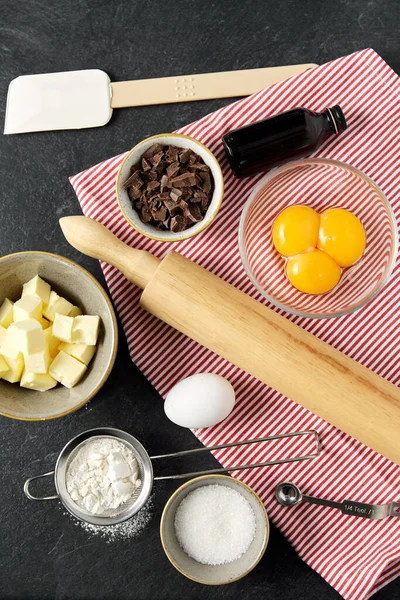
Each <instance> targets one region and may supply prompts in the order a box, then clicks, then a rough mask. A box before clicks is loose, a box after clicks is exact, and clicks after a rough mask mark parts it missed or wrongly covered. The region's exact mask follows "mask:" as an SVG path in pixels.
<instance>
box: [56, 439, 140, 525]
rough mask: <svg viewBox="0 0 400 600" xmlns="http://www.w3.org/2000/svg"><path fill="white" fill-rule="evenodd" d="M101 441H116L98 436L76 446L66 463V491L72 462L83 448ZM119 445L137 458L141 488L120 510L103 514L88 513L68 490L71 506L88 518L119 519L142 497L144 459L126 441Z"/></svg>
mask: <svg viewBox="0 0 400 600" xmlns="http://www.w3.org/2000/svg"><path fill="white" fill-rule="evenodd" d="M101 439H110V440H115V437H114V436H111V435H97V436H93V437H91V438H89V439H87V440H84V441H83V442H81V443H80V444H78V446H76V447H75V448H74V449H73V450H72V451H71V452H70V454H69V456H68V457H67V463H66V468H65V488H66V489H67V482H66V479H67V475H68V471H69V468H70V466H71V463H72V461H73V460H74V459H75V458H76V457H77V455H78V453H79V452H80V451H81V450H82V448H83V447H85V446H87V445H88V444H92V443H93V442H94V441H95V440H96V441H98V440H101ZM118 443H120V444H122V445H124V446H125V447H126V448H127V449H128V450H130V452H132V454H133V456H134V457H135V458H136V462H137V465H138V471H139V475H138V479H140V481H141V484H140V486H138V487H137V488H136V489H135V491H134V493H133V494H132V496H131V497H130V498H129V500H127V501H126V502H124V503H123V504H120V505H119V506H118V508H110V509H109V510H106V511H104V512H102V513H93V512H90V511H88V510H87V509H86V508H85V507H84V506H83V505H81V504H79V503H78V502H76V501H75V500H73V498H71V496H70V494H69V492H68V490H67V494H68V497H69V502H70V503H71V504H73V505H75V506H76V507H77V508H78V509H79V510H80V511H81V512H83V513H84V514H85V515H87V516H93V515H96V516H98V517H117V516H119V515H120V514H121V513H123V512H124V511H126V510H129V508H130V507H131V506H132V505H133V504H134V503H135V502H136V501H137V499H138V498H139V496H140V492H141V490H142V487H143V481H144V477H145V473H144V469H143V463H142V459H141V457H140V455H139V453H138V452H137V451H136V450H135V448H134V447H133V446H132V444H130V443H129V442H127V441H126V440H121V439H119V440H118Z"/></svg>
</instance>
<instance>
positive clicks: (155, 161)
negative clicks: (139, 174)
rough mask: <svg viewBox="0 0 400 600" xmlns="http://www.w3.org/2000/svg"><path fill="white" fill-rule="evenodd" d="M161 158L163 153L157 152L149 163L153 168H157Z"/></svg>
mask: <svg viewBox="0 0 400 600" xmlns="http://www.w3.org/2000/svg"><path fill="white" fill-rule="evenodd" d="M163 156H164V152H157V154H154V156H152V157H151V158H150V162H151V164H152V165H153V167H157V166H158V165H159V164H160V162H161V160H162V158H163Z"/></svg>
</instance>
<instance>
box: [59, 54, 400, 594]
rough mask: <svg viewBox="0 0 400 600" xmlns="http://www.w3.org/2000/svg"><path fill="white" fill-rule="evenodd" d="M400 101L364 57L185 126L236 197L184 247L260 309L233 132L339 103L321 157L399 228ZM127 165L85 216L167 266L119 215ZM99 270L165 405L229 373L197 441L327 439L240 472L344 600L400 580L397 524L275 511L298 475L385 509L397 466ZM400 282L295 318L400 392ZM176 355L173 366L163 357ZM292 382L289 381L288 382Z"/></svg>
mask: <svg viewBox="0 0 400 600" xmlns="http://www.w3.org/2000/svg"><path fill="white" fill-rule="evenodd" d="M399 98H400V84H399V79H398V77H397V75H396V74H395V73H394V72H393V71H392V70H391V69H390V68H389V67H388V65H387V64H386V63H385V62H384V61H383V60H382V59H381V58H380V57H379V56H378V55H377V54H376V53H375V52H374V51H373V50H370V49H367V50H363V51H361V52H357V53H355V54H352V55H350V56H346V57H344V58H341V59H338V60H335V61H333V62H331V63H328V64H326V65H323V66H321V67H317V68H315V69H313V70H312V71H308V72H306V73H303V74H301V75H298V76H296V77H293V78H292V79H290V80H288V81H285V82H282V83H278V84H276V85H274V86H272V87H269V88H268V89H265V90H263V91H261V92H259V93H257V94H255V95H254V96H251V97H249V98H246V99H244V100H241V101H239V102H236V103H235V104H232V105H230V106H227V107H225V108H223V109H221V110H219V111H217V112H215V113H213V114H211V115H207V116H206V117H204V118H203V119H201V120H199V121H197V122H196V123H192V124H191V125H188V126H187V127H184V128H182V129H181V130H180V132H181V133H185V134H188V135H191V136H194V137H196V138H198V139H199V140H201V141H202V142H203V143H205V144H206V145H207V146H208V147H209V148H210V149H211V150H212V152H214V154H215V155H216V157H217V158H218V160H219V161H220V162H221V166H222V168H223V172H224V177H225V189H226V193H225V199H224V203H223V206H222V209H221V212H220V213H219V216H218V218H217V219H216V220H215V222H214V223H213V224H212V226H210V227H209V228H208V229H207V230H206V231H205V232H204V233H202V234H201V235H199V236H197V237H195V238H193V239H189V240H186V241H183V242H180V243H178V244H176V245H175V250H178V251H179V252H180V253H182V254H184V255H185V256H187V257H188V258H190V259H192V260H194V261H195V262H197V263H199V264H201V265H202V266H203V267H206V268H207V269H209V270H211V271H213V272H214V273H216V274H217V275H219V276H220V277H222V278H224V279H226V280H227V281H229V282H230V283H232V284H233V285H235V286H237V287H239V288H240V289H242V290H244V291H245V292H247V293H248V294H250V295H251V296H253V297H254V298H257V299H258V300H260V302H263V300H262V299H261V297H260V295H259V294H258V293H257V291H256V290H255V288H254V287H253V286H252V284H251V282H250V281H249V280H248V278H247V276H246V274H245V273H244V270H243V267H242V265H241V262H240V258H239V252H238V243H237V230H238V222H239V217H240V213H241V210H242V207H243V204H244V202H245V200H246V199H247V198H248V196H249V193H250V192H251V190H252V188H253V186H254V184H255V183H257V181H258V180H259V179H260V178H261V176H257V177H253V178H249V179H245V180H241V181H239V180H237V179H236V178H235V177H234V176H233V175H232V173H231V172H230V169H229V168H228V165H227V162H226V160H225V158H224V155H223V149H222V144H221V136H222V134H223V133H224V132H226V131H228V130H229V129H232V128H235V127H239V126H242V125H245V124H247V123H251V122H254V121H256V120H259V119H262V118H266V117H269V116H271V115H273V114H276V113H278V112H281V111H284V110H288V109H291V108H293V107H296V106H306V107H308V108H310V109H312V110H316V111H320V110H322V109H323V108H325V107H326V106H331V105H334V104H340V106H341V107H342V108H343V111H344V113H345V115H346V118H347V121H348V125H349V127H348V130H347V131H346V133H345V134H343V135H341V136H338V137H337V138H331V139H330V140H328V141H327V142H326V143H325V145H324V146H323V147H321V148H320V149H319V150H318V156H319V157H322V158H333V159H337V160H341V161H344V162H347V163H350V164H352V165H353V166H355V167H357V168H359V169H360V170H361V171H363V172H364V173H366V174H367V175H369V176H370V177H371V178H372V179H373V180H374V181H375V182H376V183H377V184H378V185H379V186H380V187H381V188H382V189H383V191H384V192H385V193H386V195H387V197H388V198H389V200H390V202H391V204H392V206H393V208H394V210H395V213H396V217H397V219H399V217H400V190H399V166H400V164H399V163H400V152H399V150H400V148H399V140H400V131H399V127H400V121H399V118H398V115H399V108H400V107H399ZM122 158H123V156H122V155H120V156H117V157H115V158H112V159H110V160H107V161H105V162H103V163H101V164H99V165H97V166H95V167H93V168H91V169H88V170H87V171H84V172H83V173H80V174H78V175H75V176H74V177H71V183H72V185H73V187H74V189H75V192H76V194H77V196H78V198H79V200H80V203H81V205H82V209H83V212H84V213H85V214H86V215H88V216H90V217H92V218H94V219H96V220H98V221H100V222H101V223H103V224H104V225H106V226H107V227H108V228H109V229H110V230H111V231H113V232H114V233H115V234H116V235H118V237H120V238H121V239H122V240H123V241H124V242H126V243H127V244H129V245H131V246H134V247H136V248H142V249H145V250H149V251H150V252H152V253H154V254H155V255H156V256H158V257H162V256H164V255H165V254H166V252H167V251H168V249H170V246H167V245H163V244H162V243H159V242H156V241H152V240H148V239H145V238H144V237H142V236H140V235H139V234H137V233H136V232H135V231H133V230H132V228H131V227H130V226H129V225H128V224H127V223H126V222H125V221H124V219H123V218H122V216H121V214H120V212H119V210H118V205H117V202H116V198H115V193H114V186H115V177H116V173H117V170H118V167H119V165H120V163H121V160H122ZM102 268H103V270H104V274H105V277H106V280H107V284H108V286H109V289H110V292H111V294H112V297H113V299H114V302H115V305H116V307H117V310H118V313H119V316H120V318H121V321H122V323H123V327H124V330H125V334H126V337H127V340H128V344H129V349H130V353H131V356H132V360H133V361H134V362H135V364H136V365H137V366H138V367H139V368H140V369H141V370H142V371H143V373H144V374H145V375H146V377H147V378H148V379H149V380H150V381H151V382H152V384H153V385H154V386H155V387H156V388H157V389H158V390H159V392H160V393H161V394H162V395H165V394H166V393H167V392H168V390H169V389H170V388H171V386H172V385H174V383H176V382H177V381H179V380H180V379H182V378H183V377H187V376H188V375H192V374H194V373H196V372H201V371H202V372H204V371H207V372H213V373H219V374H220V375H223V376H224V377H227V378H228V379H229V380H230V381H231V383H232V384H233V386H234V388H235V390H236V395H237V403H236V406H235V409H234V411H233V413H232V414H231V415H230V417H229V418H228V419H227V420H226V421H225V422H224V423H222V424H219V425H217V426H215V427H213V428H210V429H203V430H197V431H195V435H196V436H197V437H198V438H199V439H200V440H201V441H202V442H203V443H204V444H206V445H214V444H221V443H224V442H230V441H235V440H243V439H249V438H255V437H261V436H266V435H272V434H276V433H282V432H287V431H295V430H302V429H310V428H314V429H317V430H318V432H319V433H320V435H321V437H322V443H323V455H322V456H321V458H319V459H317V460H313V461H306V462H302V463H297V464H291V465H281V466H276V467H270V468H267V469H254V470H252V471H247V472H240V471H237V472H234V473H233V475H234V476H235V477H237V478H239V479H241V480H242V481H244V482H246V483H247V484H249V485H250V486H251V487H252V488H253V489H254V490H255V491H256V492H257V493H258V494H259V495H260V496H261V498H262V500H263V501H264V502H265V505H266V507H267V510H268V512H269V515H270V517H271V519H272V520H273V521H274V523H275V524H276V525H277V526H278V527H279V528H280V530H281V531H282V532H283V534H284V535H285V536H286V537H287V539H288V540H289V541H290V543H291V544H292V545H293V547H294V548H295V549H296V551H297V552H298V554H299V555H300V557H301V558H302V559H303V560H304V561H306V562H307V563H308V564H309V565H310V566H311V567H312V568H313V569H315V570H316V571H317V572H318V573H320V575H322V577H324V578H325V579H326V581H327V582H328V583H330V585H331V586H333V587H334V588H335V589H336V590H337V591H338V592H339V593H340V594H341V595H342V596H343V597H344V598H345V599H346V600H364V599H366V598H368V597H370V596H371V595H372V594H373V593H374V592H375V591H376V590H378V589H380V588H381V587H382V586H384V585H385V584H386V583H388V582H389V581H391V580H392V579H394V578H395V577H396V576H397V575H399V574H400V519H396V518H389V519H386V520H383V521H368V520H366V519H361V518H357V517H351V516H344V515H341V514H340V513H339V511H337V510H334V509H329V508H326V507H323V506H315V505H301V506H298V507H295V508H284V507H281V506H279V505H277V503H276V501H275V500H274V496H273V492H274V489H275V487H276V486H277V484H278V483H280V482H282V481H285V480H288V479H290V480H291V481H294V482H295V483H297V484H298V485H299V486H300V488H301V489H302V490H303V492H304V493H306V494H309V495H316V496H318V495H319V496H322V497H325V498H330V499H333V500H344V499H353V500H358V501H364V502H370V503H385V502H389V501H391V500H399V499H400V467H398V466H397V465H395V464H394V463H392V462H391V461H389V460H387V459H386V458H383V457H382V456H381V455H379V454H377V453H376V452H374V451H372V450H371V449H369V448H367V447H366V446H364V445H363V444H361V443H360V442H358V441H357V440H355V439H353V438H351V437H349V436H348V435H346V434H344V433H343V432H341V431H339V430H337V429H336V428H334V427H333V426H331V425H329V424H328V423H326V422H325V421H323V420H322V419H320V418H319V417H316V416H315V415H313V414H312V413H311V412H309V411H307V410H305V409H304V408H302V407H300V406H298V405H296V404H295V403H293V402H292V401H291V400H289V399H288V398H285V397H283V396H282V395H280V394H278V393H277V392H275V391H274V390H272V389H270V388H268V387H267V386H265V385H264V384H262V383H260V382H259V381H257V380H256V379H254V378H253V377H251V376H249V375H248V374H246V373H244V372H243V371H241V370H240V369H238V368H236V367H235V366H233V365H232V364H230V363H228V362H226V361H225V360H223V359H221V358H220V357H218V356H217V355H215V354H213V353H212V352H210V351H208V350H206V349H205V348H203V347H201V346H199V345H198V344H197V343H195V342H193V341H191V340H189V339H187V338H186V337H184V336H183V335H182V334H180V333H178V332H177V331H175V330H173V329H171V328H170V327H168V326H167V325H165V324H164V323H162V322H160V321H158V320H157V319H155V318H154V317H152V316H151V315H149V314H147V313H145V312H144V311H142V310H141V309H140V308H139V306H138V299H139V296H140V290H138V289H135V288H134V287H133V286H132V285H131V284H130V283H129V282H128V281H127V280H126V279H125V278H124V277H123V276H122V275H121V274H120V273H119V272H118V271H117V270H116V269H114V268H113V267H110V266H109V265H106V264H103V265H102ZM399 275H400V269H399V265H397V266H396V268H395V272H394V274H393V275H392V277H391V279H390V281H389V283H388V284H387V286H386V287H385V289H384V291H383V292H381V293H380V294H379V295H378V296H377V297H376V298H375V299H374V300H373V301H372V302H371V303H370V304H368V305H367V306H366V307H365V308H363V309H362V310H360V311H358V312H356V313H355V314H353V315H348V316H345V317H340V318H337V319H331V320H311V319H305V318H301V317H295V316H290V315H286V316H287V318H289V319H290V320H291V321H293V322H295V323H297V324H298V325H299V326H300V327H304V328H305V329H307V330H308V331H310V332H312V333H313V334H314V335H316V336H317V337H319V338H321V339H323V340H325V341H327V342H328V343H330V344H332V345H333V346H335V347H336V348H338V349H339V350H341V351H342V352H345V353H346V354H348V355H349V356H351V357H352V358H354V359H355V360H357V361H359V362H361V363H362V364H364V365H365V366H366V367H368V368H370V369H372V370H374V371H375V372H376V373H379V374H380V375H382V376H383V377H386V378H387V379H389V380H390V381H391V382H393V383H394V384H397V385H398V384H399V383H400V369H399V346H400V342H399V300H398V299H399V295H400V276H399ZM275 310H277V311H278V312H280V311H279V310H278V309H275ZM165 356H168V361H165V360H163V357H165ZM287 375H288V377H290V376H291V374H290V372H288V374H287ZM377 410H379V409H378V408H377ZM399 433H400V432H399ZM309 450H310V447H309V445H308V444H307V441H305V439H304V438H295V439H294V440H292V442H290V443H288V442H287V441H286V442H285V443H284V444H283V443H282V442H280V443H276V444H275V443H274V444H272V445H271V444H269V445H263V446H262V447H260V446H259V447H257V445H254V446H244V447H241V448H238V449H227V450H221V451H218V452H217V453H216V457H217V458H218V460H219V461H220V462H221V463H222V464H223V465H226V466H229V465H233V464H238V462H239V461H243V462H247V463H249V462H256V461H258V460H261V459H270V458H279V457H282V456H287V455H288V454H289V455H291V456H294V455H295V454H296V453H304V452H308V451H309Z"/></svg>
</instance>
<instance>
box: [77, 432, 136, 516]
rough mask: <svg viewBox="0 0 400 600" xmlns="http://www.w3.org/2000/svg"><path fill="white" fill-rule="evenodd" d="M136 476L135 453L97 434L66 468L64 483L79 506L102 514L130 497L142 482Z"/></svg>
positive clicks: (117, 442) (116, 507)
mask: <svg viewBox="0 0 400 600" xmlns="http://www.w3.org/2000/svg"><path fill="white" fill-rule="evenodd" d="M138 476H139V468H138V464H137V461H136V458H135V455H134V454H133V452H132V451H131V450H130V449H129V448H128V447H127V446H126V445H125V444H123V443H122V442H119V441H118V440H114V439H110V438H102V437H98V438H97V439H96V438H94V439H93V440H90V441H88V442H86V443H85V444H83V445H82V447H81V448H80V449H78V451H77V453H76V456H75V458H74V459H73V460H72V461H71V463H70V465H69V467H68V469H67V474H66V486H67V491H68V493H69V494H70V496H71V498H72V500H74V502H75V503H76V504H77V505H78V506H80V507H81V508H83V509H85V510H86V511H88V512H89V513H91V514H94V515H101V514H103V513H105V512H106V511H110V510H114V511H116V509H118V507H119V506H121V505H122V504H124V503H125V502H128V501H129V500H130V499H131V498H132V496H133V494H134V493H135V490H136V488H137V487H139V486H140V485H141V481H140V479H139V478H138Z"/></svg>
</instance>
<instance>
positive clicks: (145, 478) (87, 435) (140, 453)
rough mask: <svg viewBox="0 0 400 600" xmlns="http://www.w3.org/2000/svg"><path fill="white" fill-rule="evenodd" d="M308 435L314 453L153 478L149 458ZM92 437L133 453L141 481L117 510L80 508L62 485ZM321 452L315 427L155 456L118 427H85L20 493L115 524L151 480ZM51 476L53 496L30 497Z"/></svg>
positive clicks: (133, 508)
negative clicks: (32, 488) (113, 441)
mask: <svg viewBox="0 0 400 600" xmlns="http://www.w3.org/2000/svg"><path fill="white" fill-rule="evenodd" d="M307 435H311V436H313V438H314V442H315V452H314V453H313V454H308V455H304V456H296V457H294V458H285V459H280V460H275V461H271V462H265V463H257V464H248V465H235V466H231V467H228V468H223V467H221V468H217V469H211V470H206V471H196V472H192V473H179V474H174V475H163V476H158V477H154V475H153V464H152V461H154V460H157V459H160V458H174V457H177V456H184V455H187V454H197V453H198V452H205V451H211V450H221V449H223V448H232V447H236V446H244V445H246V444H256V443H260V442H268V441H273V440H278V439H284V438H292V437H297V436H307ZM94 438H112V439H117V440H118V441H119V442H122V443H123V444H125V445H126V447H127V448H128V449H129V450H130V451H131V452H132V453H133V454H134V456H135V458H136V460H137V463H138V469H139V478H140V480H141V485H140V486H139V487H138V488H137V489H136V491H135V492H134V494H133V496H132V497H131V498H130V500H129V501H128V502H126V503H125V504H123V505H121V506H120V507H119V508H118V509H113V510H109V511H107V512H105V513H103V514H101V515H94V514H92V513H90V512H88V511H86V510H85V509H84V508H82V507H81V506H79V505H78V504H77V503H76V502H74V500H72V498H71V496H70V495H69V492H68V490H67V487H66V474H67V470H68V468H69V465H70V464H71V462H72V460H73V459H74V458H75V456H76V455H77V452H78V451H79V450H80V449H81V448H82V447H83V446H84V445H85V444H87V443H88V442H89V441H91V440H93V439H94ZM320 453H321V445H320V441H319V436H318V433H317V432H316V431H315V430H309V431H296V432H294V433H282V434H280V435H273V436H269V437H265V438H259V439H255V440H245V441H243V442H234V443H230V444H221V445H219V446H212V447H209V446H204V447H203V448H194V449H191V450H181V451H180V452H174V453H172V454H159V455H157V456H149V454H148V453H147V452H146V450H145V448H144V447H143V446H142V444H141V443H140V442H139V440H137V439H136V438H135V437H133V436H132V435H130V434H129V433H126V431H121V430H120V429H114V428H112V427H102V428H96V429H89V430H88V431H84V432H83V433H81V434H79V435H77V436H76V437H74V438H73V439H72V440H70V441H69V442H68V444H66V445H65V446H64V448H63V449H62V450H61V452H60V454H59V456H58V458H57V462H56V465H55V467H54V471H50V472H48V473H43V474H42V475H35V476H34V477H29V478H28V479H27V480H26V481H25V484H24V492H25V495H26V496H27V498H29V499H30V500H40V501H42V500H57V499H59V500H61V502H62V504H63V505H64V507H65V508H66V509H67V510H68V511H69V512H70V513H71V514H72V515H73V516H74V517H76V518H77V519H80V520H81V521H85V522H86V523H90V524H91V525H116V524H117V523H121V522H122V521H126V520H127V519H129V518H130V517H132V516H133V515H135V514H136V513H137V512H138V511H139V510H140V509H141V508H142V507H143V506H144V505H145V504H146V502H147V500H148V498H149V496H150V493H151V490H152V487H153V481H160V480H163V479H185V478H190V477H195V476H199V475H208V474H211V473H227V472H229V471H238V470H243V469H255V468H256V467H268V466H272V465H280V464H284V463H290V462H299V461H303V460H309V459H313V458H316V457H317V456H319V455H320ZM51 476H54V486H55V488H56V492H57V493H56V494H55V495H54V496H43V497H40V496H34V495H33V494H32V493H31V492H30V489H29V487H30V484H31V482H32V481H35V480H36V479H41V478H43V477H51Z"/></svg>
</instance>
